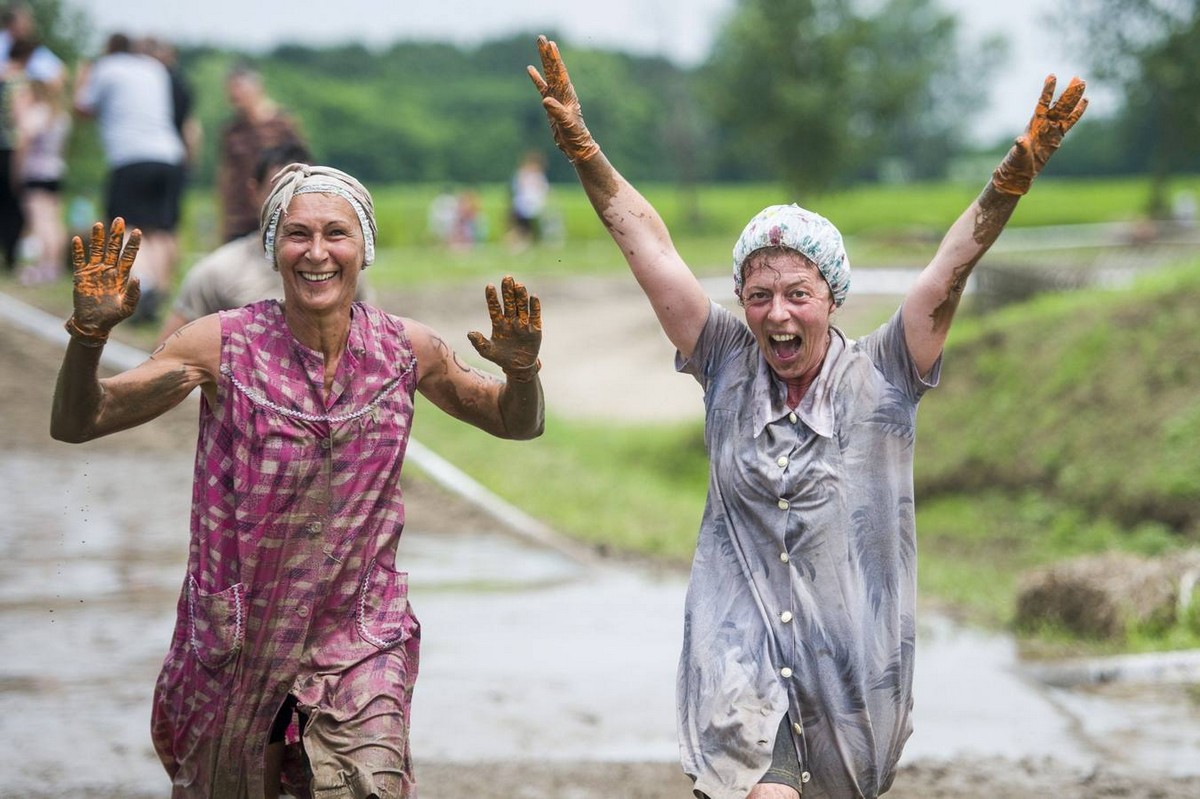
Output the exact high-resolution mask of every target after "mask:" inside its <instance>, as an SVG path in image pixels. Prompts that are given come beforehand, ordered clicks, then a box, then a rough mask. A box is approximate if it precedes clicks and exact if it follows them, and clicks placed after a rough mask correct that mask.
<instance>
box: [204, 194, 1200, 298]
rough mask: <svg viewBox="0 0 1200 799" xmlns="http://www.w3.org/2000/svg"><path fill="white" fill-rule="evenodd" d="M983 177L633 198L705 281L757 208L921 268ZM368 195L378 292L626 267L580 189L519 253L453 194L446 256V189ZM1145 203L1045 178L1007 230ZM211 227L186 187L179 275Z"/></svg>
mask: <svg viewBox="0 0 1200 799" xmlns="http://www.w3.org/2000/svg"><path fill="white" fill-rule="evenodd" d="M987 177H988V176H987V175H980V176H979V179H978V180H977V181H970V182H941V183H927V184H910V185H903V186H869V187H861V188H853V189H847V190H843V191H838V192H830V193H828V194H824V195H820V196H814V197H795V196H793V195H792V194H791V193H790V192H788V191H787V190H786V189H784V188H783V187H782V186H780V185H777V184H738V185H703V186H698V187H695V188H694V189H692V190H683V189H681V188H679V187H676V186H670V185H661V184H646V185H639V186H638V188H639V190H641V191H642V192H643V193H644V194H645V195H646V197H647V198H648V199H649V200H650V201H651V202H652V203H653V204H654V206H655V208H656V209H657V210H658V211H659V213H660V214H662V216H663V219H664V220H665V221H666V223H667V226H668V227H669V229H670V230H671V232H672V235H673V236H674V238H675V244H676V246H677V247H678V248H679V251H680V253H681V254H682V255H683V256H684V259H685V260H686V261H687V262H688V263H689V264H690V265H691V266H692V268H693V269H694V270H695V271H696V272H697V273H699V274H701V275H720V274H724V273H725V272H726V271H727V270H728V269H729V262H730V251H731V249H732V247H733V243H734V241H736V239H737V236H738V234H739V233H740V232H741V230H742V227H743V226H744V225H745V224H746V222H747V221H749V219H750V217H752V216H753V215H754V214H755V213H757V212H758V211H759V210H761V209H762V208H763V207H764V206H767V205H771V204H774V203H786V202H793V201H796V202H799V203H800V204H801V205H804V206H806V207H808V208H811V209H813V210H816V211H819V212H820V213H822V214H824V215H825V216H827V217H829V218H830V219H832V220H833V221H834V222H835V223H836V224H837V226H838V228H839V229H840V230H841V231H842V233H843V235H845V236H846V239H847V249H848V251H849V253H850V260H851V263H853V264H855V265H856V266H870V265H879V264H888V265H894V264H896V263H905V264H913V265H917V266H922V265H924V264H925V263H926V262H928V260H929V258H930V257H931V256H932V254H933V252H934V249H935V248H936V246H937V242H938V240H939V239H940V238H941V236H942V234H943V233H944V232H945V230H946V229H947V228H948V227H949V226H950V224H951V223H952V222H953V221H954V220H955V219H956V218H957V217H958V215H959V214H960V213H962V211H963V209H965V208H966V207H967V205H968V204H969V203H970V202H971V200H972V199H973V198H974V197H975V195H976V194H977V193H978V192H979V190H980V189H981V188H982V186H983V184H984V181H985V180H986V178H987ZM1173 185H1174V186H1175V188H1176V189H1177V190H1179V191H1182V190H1185V189H1187V190H1190V191H1192V192H1193V193H1197V194H1200V176H1186V177H1181V178H1178V179H1177V180H1176V181H1175V183H1174V184H1173ZM371 188H372V193H373V196H374V200H375V208H376V216H377V219H378V224H379V240H378V247H379V254H378V260H377V262H376V264H375V266H373V267H372V269H373V272H372V278H373V280H374V281H375V283H376V285H378V286H380V287H381V288H384V289H387V288H390V287H407V286H419V285H428V284H438V283H453V282H457V281H470V282H479V281H480V280H481V279H483V280H488V279H494V276H495V275H502V274H510V273H511V274H514V275H518V276H520V277H521V278H523V279H525V280H533V279H535V278H539V277H560V276H571V275H580V274H590V275H594V274H617V273H621V272H623V271H624V270H625V268H626V267H625V263H624V260H623V259H622V258H621V257H620V253H619V252H618V251H617V249H616V248H615V247H614V246H613V245H612V243H611V242H610V241H609V239H608V234H607V233H606V231H605V230H604V228H603V226H602V225H601V224H600V222H599V221H598V220H597V219H596V215H595V213H594V212H593V210H592V207H591V205H590V204H589V203H588V200H587V197H586V196H585V195H584V192H583V190H582V189H581V188H580V187H579V186H578V185H577V184H574V183H566V184H556V185H555V186H554V187H553V189H552V192H551V199H550V211H551V214H552V215H553V216H555V217H556V218H558V219H559V220H560V221H561V228H562V230H563V233H564V235H563V239H562V243H561V244H559V245H554V244H550V245H546V246H540V247H534V248H532V249H529V250H526V251H524V252H520V253H515V252H512V251H511V249H510V248H509V247H508V246H506V244H505V237H504V233H505V228H506V222H505V220H506V214H507V189H506V187H505V186H503V185H497V184H485V185H478V186H469V187H449V188H452V189H454V190H470V191H473V192H475V193H476V194H477V195H478V197H479V204H480V208H481V213H482V216H483V218H484V220H485V224H486V230H487V237H486V240H485V241H484V242H483V243H482V244H481V245H480V246H478V247H476V248H474V249H472V250H468V251H465V252H455V251H451V250H448V249H447V248H445V247H443V246H441V245H439V244H438V243H437V242H436V241H434V239H433V237H432V235H431V234H430V232H429V227H428V221H427V220H428V210H429V206H430V203H431V202H432V200H433V198H434V197H435V196H436V195H437V194H438V193H439V192H440V191H442V190H444V189H445V188H447V187H445V186H441V185H435V184H417V185H403V186H391V185H388V186H373V187H371ZM1148 193H1149V185H1148V183H1147V181H1146V180H1144V179H1136V178H1123V179H1094V180H1092V179H1089V180H1083V179H1074V180H1054V179H1051V178H1045V179H1043V180H1041V181H1039V182H1038V184H1037V187H1036V189H1035V190H1034V191H1033V192H1031V193H1030V194H1029V196H1027V197H1025V198H1024V199H1023V200H1022V201H1021V204H1020V205H1019V206H1018V208H1017V211H1016V213H1015V214H1014V216H1013V219H1012V221H1011V222H1010V226H1011V227H1014V228H1015V227H1022V226H1026V225H1030V226H1033V225H1038V226H1040V225H1067V224H1087V223H1095V222H1111V221H1119V220H1132V219H1136V218H1138V217H1139V216H1140V215H1141V212H1142V209H1143V208H1144V207H1145V205H1146V199H1147V197H1148ZM214 219H215V213H214V210H213V201H212V197H211V194H210V193H209V192H207V191H206V190H204V189H200V188H196V189H193V190H192V191H191V192H190V193H189V195H188V197H187V202H186V204H185V212H184V222H185V224H184V225H183V228H182V235H181V248H182V251H183V252H184V253H185V255H184V257H183V265H184V266H185V267H186V266H187V265H189V264H190V263H192V262H194V261H195V259H196V258H198V257H199V256H200V255H201V254H202V253H204V252H207V251H208V250H210V249H211V248H212V247H214V246H215V245H216V244H217V241H216V238H215V227H216V226H215V221H214ZM181 271H182V270H181Z"/></svg>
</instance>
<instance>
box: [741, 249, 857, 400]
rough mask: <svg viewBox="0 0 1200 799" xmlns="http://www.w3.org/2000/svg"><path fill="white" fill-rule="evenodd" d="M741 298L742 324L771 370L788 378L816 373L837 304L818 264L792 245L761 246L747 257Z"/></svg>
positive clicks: (808, 378) (804, 377)
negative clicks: (743, 321)
mask: <svg viewBox="0 0 1200 799" xmlns="http://www.w3.org/2000/svg"><path fill="white" fill-rule="evenodd" d="M741 299H742V307H743V308H744V309H745V311H746V324H747V325H749V327H750V332H751V333H753V334H754V338H755V340H756V341H757V342H758V346H759V349H760V350H762V353H763V355H764V356H765V357H766V359H767V364H768V365H770V367H771V369H772V370H774V372H775V374H777V375H778V376H779V377H780V378H781V379H783V380H784V381H787V382H795V381H811V380H812V379H813V378H815V377H816V375H817V372H818V371H820V368H821V362H822V361H823V360H824V358H825V352H826V351H827V350H828V349H829V320H830V316H831V315H832V314H833V311H834V308H835V307H836V306H835V305H834V302H833V295H832V294H831V293H830V290H829V284H828V283H826V282H825V278H823V277H822V276H821V273H820V271H818V270H817V267H816V266H814V265H813V263H812V262H811V261H809V260H808V259H807V258H805V257H804V256H803V255H801V254H800V253H798V252H796V251H795V250H791V249H787V248H784V247H771V248H768V249H765V250H760V251H758V252H756V253H754V254H752V255H751V256H750V257H749V258H747V259H746V263H745V267H744V273H743V283H742V296H741Z"/></svg>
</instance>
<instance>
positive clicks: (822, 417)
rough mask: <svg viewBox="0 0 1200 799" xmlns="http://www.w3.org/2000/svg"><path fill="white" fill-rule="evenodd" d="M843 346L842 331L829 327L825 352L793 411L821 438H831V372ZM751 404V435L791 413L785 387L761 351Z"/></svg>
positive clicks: (845, 345) (835, 365)
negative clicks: (752, 424) (818, 369)
mask: <svg viewBox="0 0 1200 799" xmlns="http://www.w3.org/2000/svg"><path fill="white" fill-rule="evenodd" d="M846 349H847V343H846V335H845V334H844V333H843V332H842V331H841V330H838V329H837V328H836V327H831V328H829V351H828V352H827V353H825V361H824V363H822V364H821V372H820V373H819V374H818V375H817V379H816V380H814V381H813V383H812V385H811V386H809V387H808V391H807V392H806V393H805V394H804V397H803V398H802V399H801V400H800V407H798V408H797V409H796V411H795V413H796V415H797V416H798V417H800V420H801V421H803V422H804V424H806V425H808V428H809V429H810V430H812V431H813V432H814V433H816V434H817V435H819V436H824V437H825V438H833V422H834V418H833V375H834V372H835V370H836V369H837V362H838V361H839V360H840V359H841V357H842V355H843V354H844V353H845V352H846ZM751 404H752V411H753V414H754V437H755V438H758V436H759V435H760V434H761V433H762V431H763V430H765V429H766V427H767V425H769V424H771V423H772V422H775V421H778V420H779V419H781V418H783V417H784V416H787V415H788V414H790V413H792V409H791V408H789V407H788V405H787V389H786V387H785V386H784V385H783V382H782V381H781V380H780V379H779V378H778V377H776V376H775V373H774V372H772V371H771V367H770V366H768V365H767V359H766V358H764V357H763V356H762V354H761V353H759V356H758V374H756V375H755V376H754V387H753V394H752V398H751Z"/></svg>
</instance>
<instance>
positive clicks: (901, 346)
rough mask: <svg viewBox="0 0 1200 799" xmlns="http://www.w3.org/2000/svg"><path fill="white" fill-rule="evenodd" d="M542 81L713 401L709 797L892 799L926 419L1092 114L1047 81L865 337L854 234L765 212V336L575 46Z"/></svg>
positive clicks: (743, 248) (709, 407)
mask: <svg viewBox="0 0 1200 799" xmlns="http://www.w3.org/2000/svg"><path fill="white" fill-rule="evenodd" d="M538 48H539V50H540V54H541V61H542V71H541V73H539V72H538V70H536V69H534V68H533V67H530V68H529V73H530V77H531V78H532V79H533V82H534V84H535V86H537V88H538V90H539V91H540V92H541V95H542V98H543V99H542V105H543V106H544V108H545V110H546V113H547V116H548V117H549V120H550V126H551V130H552V132H553V135H554V138H555V142H556V143H557V144H558V146H559V148H560V149H561V150H562V151H563V153H564V154H565V155H566V156H567V158H568V159H570V161H571V162H572V163H573V164H574V166H575V169H576V172H577V173H578V175H579V180H580V182H581V183H582V184H583V187H584V189H585V190H586V192H587V195H588V197H589V199H590V200H591V202H592V205H593V207H594V208H595V210H596V213H597V214H598V215H599V216H600V219H601V220H602V221H603V222H604V224H605V226H606V227H607V229H608V231H609V233H610V234H611V236H612V238H613V241H614V242H615V243H616V244H617V246H618V247H620V249H621V253H622V254H623V255H624V256H625V259H626V261H627V262H628V263H629V267H630V270H631V271H632V272H633V276H634V278H635V279H636V280H637V281H638V283H639V285H641V287H642V289H643V291H644V292H645V294H646V296H647V298H648V299H649V300H650V304H651V305H652V306H653V308H654V311H655V313H656V314H657V316H658V320H659V322H660V323H661V324H662V327H663V330H664V332H665V333H666V335H667V337H668V338H669V339H670V340H671V342H672V344H674V345H675V347H676V349H677V350H678V354H677V356H676V368H677V369H679V370H680V371H683V372H687V373H689V374H691V375H693V376H694V377H695V378H696V379H697V380H698V381H699V382H700V384H701V385H702V386H703V388H704V403H705V443H706V447H707V451H708V456H709V461H710V478H709V488H708V501H707V504H706V507H705V510H704V517H703V521H702V523H701V528H700V535H699V539H698V541H697V545H696V553H695V558H694V561H693V565H692V576H691V582H690V585H689V589H688V597H687V602H686V609H685V618H684V641H683V652H682V656H681V658H680V665H679V672H678V686H677V690H678V714H679V718H678V723H679V737H680V751H681V756H682V764H683V768H684V771H685V772H686V773H687V774H688V775H689V776H690V777H692V779H693V780H694V781H695V792H696V795H697V796H700V797H708V798H709V799H743V797H747V796H749V797H752V799H788V798H789V797H792V799H794V797H797V796H799V795H800V794H801V793H802V794H803V795H804V797H805V799H809V797H818V798H819V797H837V798H838V799H840V798H841V797H874V796H878V795H879V794H881V793H883V792H884V791H886V790H887V789H888V788H889V787H890V786H891V783H892V779H893V778H894V775H895V771H896V764H897V761H898V760H899V758H900V753H901V750H902V749H903V746H904V743H905V741H906V740H907V738H908V736H909V734H910V733H911V731H912V723H911V720H910V715H911V709H912V668H913V651H914V641H915V628H916V625H915V621H914V613H915V593H916V579H915V576H916V569H915V567H916V549H915V535H914V534H915V524H914V512H913V488H912V453H913V441H914V433H915V420H916V410H917V404H918V401H919V400H920V398H921V396H922V395H923V394H924V392H925V391H926V390H927V389H928V388H931V387H932V386H934V385H936V384H937V381H938V376H939V371H940V365H941V353H942V346H943V344H944V343H945V341H946V335H947V333H948V332H949V329H950V323H951V321H952V320H953V318H954V312H955V310H956V308H957V307H958V303H959V300H960V299H961V297H962V294H963V290H964V288H965V286H966V281H967V277H968V276H969V275H970V274H971V270H972V269H973V268H974V266H975V264H976V263H977V262H978V261H979V259H980V258H981V257H982V256H983V254H984V253H985V252H986V251H987V249H988V248H989V247H990V246H991V245H992V243H993V242H995V240H996V238H997V237H998V236H999V235H1000V231H1001V230H1002V229H1003V227H1004V225H1005V223H1006V222H1007V221H1008V218H1009V217H1010V216H1011V214H1012V212H1013V209H1014V208H1015V207H1016V204H1017V201H1018V199H1019V198H1020V197H1021V195H1023V194H1024V193H1025V192H1026V191H1027V190H1028V189H1029V186H1030V184H1031V182H1032V181H1033V178H1034V177H1036V175H1037V174H1038V173H1039V172H1040V171H1041V169H1042V167H1043V166H1044V164H1045V163H1046V160H1047V159H1048V158H1049V157H1050V155H1051V154H1053V152H1054V151H1055V150H1056V149H1057V148H1058V146H1059V144H1060V143H1061V141H1062V137H1063V135H1064V134H1065V133H1066V132H1067V131H1068V130H1069V129H1070V128H1071V127H1072V126H1073V125H1074V124H1075V122H1077V121H1078V120H1079V118H1080V116H1081V115H1082V114H1083V112H1084V109H1085V108H1086V107H1087V101H1086V100H1085V99H1084V98H1083V92H1084V84H1083V82H1082V81H1079V80H1078V79H1075V80H1072V81H1071V83H1070V84H1069V85H1068V86H1067V88H1066V90H1065V91H1064V92H1063V93H1062V95H1061V96H1060V97H1059V98H1058V99H1057V100H1054V89H1055V81H1054V78H1053V76H1051V77H1050V78H1048V79H1047V80H1046V83H1045V86H1044V87H1043V91H1042V95H1041V98H1040V99H1039V101H1038V104H1037V108H1036V110H1035V112H1034V115H1033V118H1032V120H1031V121H1030V123H1029V126H1028V128H1027V129H1026V131H1025V133H1024V134H1022V135H1021V136H1020V137H1019V138H1018V139H1017V140H1016V142H1015V144H1014V145H1013V147H1012V149H1011V150H1010V152H1009V153H1008V154H1007V155H1006V157H1005V158H1004V160H1003V162H1002V163H1001V164H1000V165H999V167H997V169H996V170H995V172H994V173H993V175H992V178H991V180H990V181H989V182H988V183H987V185H986V186H985V187H984V189H983V191H982V192H981V193H980V195H979V197H978V198H977V199H976V200H975V201H974V202H972V203H971V205H970V207H968V208H967V209H966V211H964V212H963V214H962V216H960V217H959V218H958V220H957V221H956V222H955V223H954V224H953V225H952V226H951V228H950V230H949V232H948V233H947V234H946V236H945V238H944V239H943V240H942V243H941V246H940V247H939V248H938V250H937V253H936V254H935V255H934V257H933V259H932V261H930V263H929V265H928V266H927V267H926V268H925V270H924V271H923V272H922V273H921V275H920V277H919V278H918V279H917V280H916V282H915V283H914V285H913V286H912V288H911V289H910V290H909V292H908V294H907V296H906V297H905V298H904V301H903V304H902V305H901V306H900V308H899V309H898V310H897V311H896V313H895V314H894V315H893V316H892V318H891V319H890V320H889V321H887V322H886V323H884V324H883V325H882V326H881V327H880V328H879V329H878V330H876V331H874V332H873V333H871V334H870V335H868V336H865V337H864V338H862V339H860V340H857V341H855V340H851V339H848V338H847V337H846V336H845V335H844V334H843V333H842V332H841V331H840V330H838V329H837V328H836V327H835V326H833V324H832V321H831V316H832V314H833V312H834V310H835V309H836V308H838V307H839V306H840V305H841V304H842V302H843V301H844V300H845V298H846V295H847V291H848V290H849V285H850V267H849V261H848V259H847V257H846V252H845V249H844V247H843V244H842V238H841V235H840V234H839V233H838V231H837V229H836V228H835V227H834V226H833V225H832V224H831V223H830V222H829V221H828V220H826V219H825V218H823V217H822V216H820V215H819V214H816V213H813V212H811V211H808V210H805V209H803V208H800V207H799V206H796V205H779V206H772V207H770V208H767V209H764V210H763V211H762V212H761V213H760V214H758V215H757V216H756V217H755V218H754V219H753V220H751V222H750V223H749V224H748V225H747V226H746V229H745V230H744V231H743V232H742V235H741V237H740V238H739V239H738V242H737V244H736V246H735V247H734V263H733V284H734V292H735V294H736V295H737V299H738V302H739V304H740V305H741V306H742V308H743V309H744V311H745V320H744V321H743V320H742V319H739V318H738V317H737V316H736V315H734V314H733V313H731V312H730V311H728V310H726V309H725V308H723V307H722V306H720V305H718V304H716V303H714V302H712V301H711V300H710V299H709V297H708V295H707V293H706V292H705V290H704V288H703V287H702V286H701V284H700V282H699V281H698V280H697V279H696V277H695V276H694V275H693V274H692V272H691V270H690V269H689V268H688V266H687V264H686V263H684V261H683V259H682V258H681V257H680V255H679V253H678V252H677V251H676V250H675V247H674V245H673V244H672V242H671V237H670V235H669V233H668V231H667V229H666V226H665V225H664V224H663V222H662V219H661V218H660V217H659V215H658V214H657V213H656V212H655V210H654V208H653V207H651V205H650V204H649V203H648V202H647V201H646V199H645V198H644V197H642V195H641V194H639V193H638V192H637V191H636V190H635V189H634V188H633V187H632V186H631V185H630V184H629V182H628V181H626V180H625V178H623V177H622V176H621V175H620V173H618V172H617V170H616V169H615V168H613V166H612V165H611V164H610V163H609V162H608V159H607V158H605V156H604V153H603V152H602V151H601V150H600V147H599V145H597V144H596V141H595V140H594V139H593V138H592V136H591V134H590V133H589V132H588V129H587V127H586V126H585V125H584V122H583V116H582V114H581V111H580V104H579V100H578V98H577V96H576V94H575V90H574V88H573V87H572V85H571V81H570V78H569V77H568V75H567V71H566V68H565V66H564V65H563V62H562V59H561V57H560V56H559V53H558V48H557V46H556V45H555V44H554V43H553V42H550V41H547V40H546V38H545V37H540V38H539V39H538Z"/></svg>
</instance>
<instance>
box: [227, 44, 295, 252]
mask: <svg viewBox="0 0 1200 799" xmlns="http://www.w3.org/2000/svg"><path fill="white" fill-rule="evenodd" d="M225 94H226V96H227V97H228V99H229V105H230V107H231V108H232V109H233V118H232V119H230V120H229V121H228V122H227V123H226V124H225V126H224V128H223V129H222V130H221V136H220V140H219V142H218V147H217V199H218V202H219V203H220V225H219V226H218V227H219V229H220V232H221V240H222V241H233V240H234V239H237V238H241V237H242V236H245V235H246V234H248V233H253V232H254V231H255V230H257V229H258V205H257V204H255V203H254V202H253V201H252V199H251V198H250V197H248V196H247V195H246V178H247V176H249V175H252V174H254V167H255V165H256V164H257V163H258V158H259V156H260V154H261V153H262V152H263V151H264V150H268V149H270V148H272V147H279V146H281V145H287V144H296V145H300V146H303V147H306V146H307V144H306V143H305V140H304V136H303V135H301V133H300V130H299V127H298V126H297V125H296V122H295V121H294V120H293V119H292V117H291V115H290V114H288V113H287V112H286V111H284V110H283V109H282V108H280V107H279V104H278V103H276V102H275V101H274V100H272V99H271V97H270V95H268V94H267V90H266V87H265V86H263V80H262V75H260V74H259V73H258V72H257V71H255V70H254V69H252V68H250V67H249V66H247V65H245V64H239V65H237V66H235V67H234V68H233V69H231V70H230V71H229V74H228V75H227V76H226V78H225Z"/></svg>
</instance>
